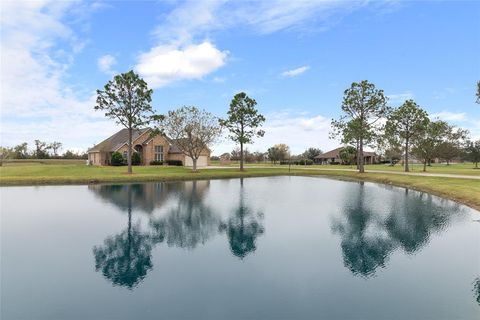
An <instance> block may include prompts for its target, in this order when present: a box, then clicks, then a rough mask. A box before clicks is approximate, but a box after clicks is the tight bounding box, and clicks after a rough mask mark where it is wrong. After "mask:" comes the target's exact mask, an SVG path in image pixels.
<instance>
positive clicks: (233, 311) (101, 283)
mask: <svg viewBox="0 0 480 320" xmlns="http://www.w3.org/2000/svg"><path fill="white" fill-rule="evenodd" d="M0 192H1V319H4V320H8V319H49V320H53V319H160V318H161V319H478V315H479V314H480V213H479V212H477V211H474V210H472V209H469V208H468V207H465V206H462V205H459V204H457V203H454V202H451V201H448V200H444V199H441V198H438V197H435V196H432V195H429V194H426V193H421V192H417V191H412V190H408V189H403V188H396V187H391V186H386V185H379V184H374V183H362V182H347V181H340V180H333V179H328V178H320V177H268V178H248V179H227V180H211V181H187V182H165V183H142V184H115V185H108V184H97V185H88V186H87V185H81V186H41V187H3V188H1V189H0Z"/></svg>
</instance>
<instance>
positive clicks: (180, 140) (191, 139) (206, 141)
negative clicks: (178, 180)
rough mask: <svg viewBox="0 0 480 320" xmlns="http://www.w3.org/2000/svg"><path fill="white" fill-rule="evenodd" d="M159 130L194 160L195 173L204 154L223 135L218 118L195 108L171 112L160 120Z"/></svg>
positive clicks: (188, 107)
mask: <svg viewBox="0 0 480 320" xmlns="http://www.w3.org/2000/svg"><path fill="white" fill-rule="evenodd" d="M158 129H159V131H160V132H163V133H165V134H166V135H167V137H168V138H170V139H172V142H173V143H174V144H175V145H177V146H178V147H179V148H180V150H182V152H183V153H184V154H185V155H186V156H188V157H190V158H191V159H192V162H193V171H196V170H197V160H198V158H199V157H200V155H201V154H202V152H205V151H208V150H209V149H208V148H209V146H211V145H212V144H213V143H214V142H215V141H216V140H217V139H218V138H219V137H220V135H221V133H222V128H221V126H220V125H219V122H218V119H217V117H215V116H214V115H213V114H211V113H209V112H207V111H205V110H200V109H198V108H197V107H194V106H184V107H181V108H179V109H177V110H172V111H169V112H168V114H167V116H165V117H162V118H161V119H160V121H159V128H158Z"/></svg>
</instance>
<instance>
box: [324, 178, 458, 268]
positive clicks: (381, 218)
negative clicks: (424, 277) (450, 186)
mask: <svg viewBox="0 0 480 320" xmlns="http://www.w3.org/2000/svg"><path fill="white" fill-rule="evenodd" d="M346 203H347V205H345V206H344V209H343V213H342V219H341V220H334V221H333V223H332V231H333V232H334V233H338V234H339V235H340V237H341V248H342V254H343V261H344V265H345V267H347V268H348V269H350V271H351V272H352V273H353V274H354V275H360V276H363V277H370V276H373V275H375V271H376V270H377V269H378V268H379V267H385V264H386V262H387V260H388V257H389V255H390V254H391V252H392V251H394V250H395V249H397V248H401V249H402V250H403V251H404V252H406V253H407V254H414V253H416V252H418V251H419V250H420V249H421V248H422V247H423V246H425V245H426V244H427V243H428V241H429V238H430V235H431V234H432V233H433V232H437V231H440V230H443V229H445V228H446V227H447V226H448V224H449V223H450V220H451V219H452V218H454V217H455V216H457V215H458V213H460V212H461V211H462V210H461V207H460V206H459V205H458V204H456V203H453V202H450V201H444V200H440V199H438V198H435V197H432V196H430V195H428V194H424V193H420V192H414V193H413V194H409V192H408V190H406V191H405V193H404V194H403V195H399V194H398V193H395V194H393V198H392V203H391V204H390V203H389V206H388V208H389V209H388V211H387V212H380V210H381V209H380V208H382V207H384V206H383V205H382V204H378V206H377V207H375V203H371V202H369V201H368V199H367V195H366V193H365V186H364V183H363V182H361V183H360V190H358V191H357V190H356V189H353V195H350V196H349V200H347V201H346ZM456 214H457V215H456Z"/></svg>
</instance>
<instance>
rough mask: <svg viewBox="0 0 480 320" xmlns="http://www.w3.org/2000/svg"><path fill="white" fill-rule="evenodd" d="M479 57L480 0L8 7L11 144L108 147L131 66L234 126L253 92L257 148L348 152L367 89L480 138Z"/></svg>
mask: <svg viewBox="0 0 480 320" xmlns="http://www.w3.org/2000/svg"><path fill="white" fill-rule="evenodd" d="M479 52H480V2H477V1H464V2H462V1H452V2H437V1H408V2H405V1H402V2H400V1H384V2H381V1H346V0H342V1H330V0H324V1H313V0H310V1H302V0H298V1H280V0H278V1H277V0H269V1H228V0H222V1H203V2H200V1H190V2H188V1H175V0H168V1H151V2H147V1H141V2H133V1H132V2H128V1H94V2H93V1H89V2H86V1H72V2H67V1H30V2H22V1H19V0H16V1H12V2H9V1H8V0H7V1H2V2H1V123H0V126H1V127H0V130H1V145H9V146H12V145H15V144H18V143H21V142H24V141H26V142H28V143H29V144H30V145H32V144H33V140H34V139H40V140H44V141H48V142H50V141H61V142H63V144H64V150H65V149H74V150H85V149H87V148H88V147H90V146H92V145H93V144H94V143H98V142H100V141H101V140H103V139H104V138H106V137H108V136H109V135H111V134H112V133H114V132H115V131H116V130H118V129H119V127H117V126H116V125H115V123H114V122H113V121H112V120H107V119H105V117H104V116H103V114H102V113H100V112H95V111H94V110H93V107H94V104H95V103H94V101H95V90H96V89H98V88H101V87H102V86H103V85H104V84H105V83H106V82H107V81H108V80H109V79H111V77H112V75H113V74H115V73H118V72H125V71H128V70H130V69H134V70H136V71H137V72H138V73H140V74H141V76H142V77H144V79H145V80H146V81H147V82H148V84H149V86H150V87H151V88H153V89H154V97H153V106H154V108H155V110H156V111H157V112H158V113H164V112H166V111H167V110H169V109H172V108H176V107H179V106H182V105H196V106H198V107H201V108H204V109H206V110H208V111H210V112H212V113H214V114H215V115H217V116H220V117H222V116H224V115H225V113H226V112H227V108H228V105H229V102H230V100H231V98H232V96H233V95H234V94H235V93H237V92H239V91H245V92H247V93H248V94H249V95H250V96H252V97H253V98H255V99H256V100H257V102H258V108H259V110H260V111H261V113H263V114H264V115H265V116H266V118H267V122H266V123H265V126H264V129H265V131H266V135H265V137H264V138H262V139H258V140H257V141H256V142H255V144H253V145H251V146H249V149H250V150H251V151H255V150H265V149H266V148H267V147H269V146H271V145H273V144H275V143H287V144H288V145H290V146H291V149H292V151H293V152H294V153H300V152H302V151H303V150H304V149H305V148H307V147H310V146H314V147H319V148H321V149H323V150H326V149H329V148H333V147H336V146H337V142H336V141H332V140H329V139H328V132H329V126H330V119H331V118H332V117H333V118H336V117H338V116H339V114H340V104H341V99H342V94H343V90H345V88H347V87H348V86H349V85H350V84H351V82H353V81H360V80H363V79H368V80H369V81H371V82H373V83H375V84H376V85H377V87H379V88H381V89H384V90H385V92H386V94H387V95H388V96H389V97H390V104H391V105H392V106H398V105H399V104H401V103H402V102H403V101H404V100H405V99H408V98H413V99H415V100H416V101H417V103H418V104H420V105H421V106H422V107H423V108H425V109H426V110H427V111H428V112H429V113H430V114H431V115H432V116H433V117H439V118H442V119H445V120H448V121H450V122H452V123H454V124H456V125H458V126H462V127H464V128H468V129H469V130H470V131H471V132H472V136H474V137H476V138H480V106H479V105H476V104H475V103H474V101H475V97H474V95H475V83H476V81H477V80H478V79H480V62H479V59H480V58H479ZM213 149H214V153H215V154H220V153H222V152H224V151H230V150H232V149H233V144H232V143H230V142H228V141H227V140H225V141H222V143H219V144H218V145H216V146H215V147H214V148H213Z"/></svg>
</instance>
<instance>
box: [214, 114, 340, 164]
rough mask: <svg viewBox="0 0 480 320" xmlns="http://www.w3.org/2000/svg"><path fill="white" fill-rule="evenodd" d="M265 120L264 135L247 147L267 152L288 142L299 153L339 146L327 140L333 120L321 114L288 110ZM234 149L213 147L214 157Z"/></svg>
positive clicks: (224, 144)
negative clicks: (311, 148)
mask: <svg viewBox="0 0 480 320" xmlns="http://www.w3.org/2000/svg"><path fill="white" fill-rule="evenodd" d="M265 118H266V121H265V124H264V125H263V127H262V129H263V130H265V136H264V137H263V138H257V139H255V143H254V144H251V145H250V144H249V145H246V147H247V148H248V149H249V150H250V151H257V150H258V151H266V150H267V149H268V148H270V147H271V146H273V145H275V144H278V143H285V144H287V145H289V146H290V148H291V151H292V153H293V154H300V153H302V152H303V151H305V150H306V149H307V148H309V147H316V148H320V149H322V150H324V151H328V150H331V149H334V148H336V147H338V146H339V145H340V142H338V141H335V140H331V139H329V138H328V136H329V132H330V119H329V118H326V117H324V116H322V115H311V116H309V115H308V114H305V113H304V112H293V111H290V110H286V111H282V112H276V113H270V114H267V115H265ZM235 147H236V145H235V144H234V143H233V142H231V141H230V140H225V141H223V142H222V143H221V144H218V145H216V146H214V147H213V154H216V155H220V154H222V153H224V152H230V151H232V150H233V149H235Z"/></svg>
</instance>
